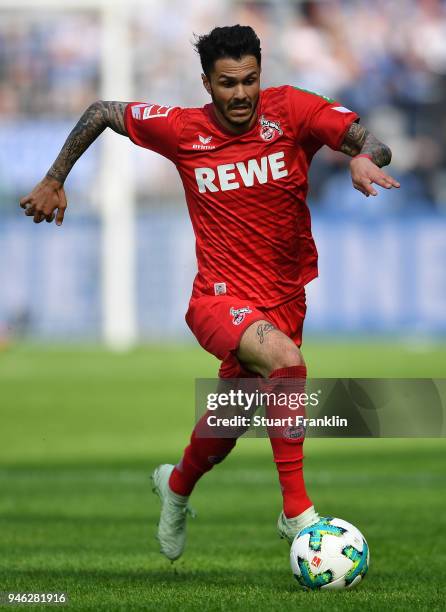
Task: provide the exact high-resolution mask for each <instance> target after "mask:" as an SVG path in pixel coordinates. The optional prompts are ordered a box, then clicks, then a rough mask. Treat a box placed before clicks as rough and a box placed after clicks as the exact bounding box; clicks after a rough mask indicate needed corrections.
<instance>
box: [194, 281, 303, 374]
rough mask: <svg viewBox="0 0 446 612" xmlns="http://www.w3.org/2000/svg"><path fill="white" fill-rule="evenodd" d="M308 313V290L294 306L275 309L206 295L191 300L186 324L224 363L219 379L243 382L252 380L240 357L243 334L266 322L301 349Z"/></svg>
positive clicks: (283, 305) (203, 345) (226, 297)
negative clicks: (261, 321) (253, 325)
mask: <svg viewBox="0 0 446 612" xmlns="http://www.w3.org/2000/svg"><path fill="white" fill-rule="evenodd" d="M306 310H307V306H306V302H305V289H304V288H302V290H301V292H300V293H299V294H298V295H297V296H296V297H295V298H293V299H292V300H291V301H290V302H287V303H286V304H282V305H281V306H276V307H275V308H262V307H260V306H252V305H251V304H250V303H249V300H239V299H237V298H232V297H229V296H227V295H218V296H213V295H211V296H209V295H205V296H202V297H199V298H192V299H191V301H190V303H189V309H188V311H187V313H186V322H187V324H188V326H189V327H190V329H191V331H192V333H193V334H194V336H195V337H196V339H197V340H198V342H199V343H200V344H201V346H202V347H203V348H204V349H206V351H208V352H209V353H212V355H215V357H217V359H220V360H221V361H222V364H221V366H220V371H219V376H220V377H221V378H240V377H250V376H252V373H251V372H248V371H247V370H244V369H243V367H242V365H241V364H240V362H239V361H238V359H237V357H236V352H237V350H238V347H239V344H240V340H241V337H242V335H243V332H244V331H245V330H246V329H247V328H248V327H249V326H250V325H252V324H253V323H254V322H255V321H259V320H261V319H262V320H265V321H268V322H269V323H273V325H275V326H276V327H277V328H278V329H280V331H282V332H283V333H284V334H286V335H287V336H288V337H289V338H291V340H293V342H294V343H295V344H296V345H297V346H300V345H301V344H302V330H303V324H304V319H305V313H306Z"/></svg>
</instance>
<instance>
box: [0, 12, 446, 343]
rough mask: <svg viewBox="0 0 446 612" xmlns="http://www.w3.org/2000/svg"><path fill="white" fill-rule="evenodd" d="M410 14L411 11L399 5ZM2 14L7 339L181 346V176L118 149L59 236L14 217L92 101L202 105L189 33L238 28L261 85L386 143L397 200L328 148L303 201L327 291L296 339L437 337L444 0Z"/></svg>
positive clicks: (80, 166) (2, 316) (82, 173)
mask: <svg viewBox="0 0 446 612" xmlns="http://www.w3.org/2000/svg"><path fill="white" fill-rule="evenodd" d="M402 6H404V10H402ZM63 7H64V8H63V9H62V8H60V5H58V3H56V2H54V1H53V0H39V1H38V2H29V1H27V0H2V1H1V2H0V193H1V204H0V206H1V214H2V223H1V226H0V255H1V258H2V261H3V265H2V267H1V270H0V282H1V287H2V299H1V301H0V329H1V332H0V333H1V335H2V337H3V341H4V342H8V341H10V340H12V339H17V338H34V339H36V338H37V339H40V340H48V341H51V342H52V341H58V340H76V341H85V340H87V341H92V340H93V341H97V340H101V339H105V340H106V341H107V342H108V343H109V344H110V345H111V346H117V347H120V346H121V347H126V346H130V345H132V344H133V343H135V342H150V341H153V340H161V339H166V338H169V339H170V340H172V341H175V340H177V339H178V340H185V339H188V340H190V339H191V336H190V334H189V332H188V330H187V328H186V325H185V323H184V312H185V308H186V304H187V300H188V297H189V291H190V286H191V280H192V278H193V275H194V271H195V265H196V264H195V255H194V249H193V237H192V232H191V227H190V223H189V220H188V217H187V211H186V207H185V203H184V198H183V192H182V186H181V183H180V181H179V179H178V177H177V176H176V171H175V168H174V166H173V165H172V164H171V163H170V162H168V161H167V160H164V159H163V158H161V157H158V156H157V155H156V154H152V153H151V152H148V151H146V150H142V149H138V148H136V147H135V146H134V145H132V144H131V143H130V142H128V141H126V140H124V139H121V138H119V137H118V136H116V135H114V134H107V135H104V136H103V137H101V138H100V140H99V141H98V142H97V143H95V144H94V145H93V146H92V147H91V149H90V150H89V151H88V153H87V154H86V155H84V157H83V158H82V159H81V160H80V161H79V162H78V163H77V165H76V166H75V168H74V170H73V171H72V173H71V175H70V177H69V179H68V181H67V185H66V187H67V192H68V197H69V210H68V214H67V218H66V222H65V225H64V227H63V229H62V230H58V229H57V228H55V227H52V226H49V227H48V226H47V225H46V224H43V225H41V226H39V227H35V226H34V225H33V224H32V223H29V222H28V223H27V222H26V220H25V219H24V218H23V217H22V215H21V212H20V210H19V208H18V206H17V202H18V199H19V197H21V196H22V195H24V194H26V193H28V192H29V191H30V189H31V188H32V187H33V186H34V184H35V183H36V182H37V181H38V180H40V178H41V177H42V176H43V175H44V173H45V172H46V170H47V169H48V167H49V166H50V164H51V163H52V161H53V159H54V158H55V156H56V154H57V152H58V150H59V148H60V146H61V145H62V143H63V141H64V139H65V137H66V135H67V133H68V132H69V130H70V129H71V127H72V126H73V124H74V123H75V121H76V120H77V118H78V117H79V115H80V114H81V113H82V111H83V110H84V109H85V108H86V106H88V104H90V103H91V102H92V101H94V100H96V99H99V98H102V99H116V100H127V99H132V100H135V99H137V100H142V101H156V102H160V103H163V104H164V103H166V104H175V105H178V104H179V105H202V104H203V103H205V102H207V101H208V99H207V95H206V94H205V92H204V90H203V88H202V86H201V81H200V66H199V60H198V57H196V56H195V53H194V51H193V49H192V46H191V40H192V37H193V33H194V32H196V33H202V32H206V31H208V30H209V29H211V28H212V27H213V26H215V25H216V24H228V23H229V24H231V23H238V22H240V23H245V24H250V25H252V26H253V27H254V28H255V29H256V31H257V32H258V34H259V36H260V38H261V41H262V48H263V57H264V66H263V85H264V86H268V85H276V84H282V83H289V84H293V85H298V86H301V87H304V88H308V89H311V90H316V91H319V92H321V93H323V94H325V95H329V96H332V97H335V98H337V99H338V100H340V101H341V102H342V103H343V104H344V105H346V106H349V107H351V108H353V109H355V110H356V111H357V112H359V113H360V114H361V118H362V121H363V123H364V125H365V126H367V127H368V128H370V130H372V131H373V132H374V133H375V134H377V136H378V137H380V138H381V139H382V140H383V141H385V142H387V143H389V145H390V146H391V148H392V150H393V152H394V158H393V162H392V166H391V171H392V172H393V174H394V175H395V176H396V177H397V178H398V179H399V180H400V181H401V184H402V188H401V190H399V191H397V190H393V191H392V192H389V193H383V192H381V193H380V195H379V197H378V198H376V199H375V198H369V199H367V200H366V199H365V198H364V197H363V196H362V195H361V194H359V193H358V192H356V191H354V190H353V189H352V187H351V183H350V177H349V172H348V164H347V161H346V158H345V156H344V155H342V154H338V153H335V152H333V151H331V150H329V149H327V148H324V149H323V150H322V151H321V153H320V154H319V155H318V156H317V157H316V159H315V162H314V165H313V169H312V175H311V176H312V183H311V195H310V206H311V210H312V214H313V219H314V222H313V223H314V232H315V236H316V239H317V244H318V248H319V251H320V279H319V280H317V281H315V282H313V283H312V284H311V285H310V286H309V287H308V300H309V316H308V321H307V326H306V331H307V333H311V332H312V333H319V334H338V335H339V334H348V335H349V336H351V335H355V334H356V335H358V334H360V335H364V334H369V335H370V334H377V333H381V334H386V335H388V334H393V335H399V336H400V337H409V336H410V338H411V339H412V340H413V339H416V338H417V337H418V338H421V337H422V338H423V340H426V338H435V339H438V338H439V335H443V334H444V333H445V332H446V282H445V276H444V267H445V263H446V157H445V149H444V146H443V144H442V143H443V142H444V138H445V135H446V116H445V114H444V104H445V99H446V35H445V34H446V10H445V3H444V2H442V1H440V0H423V1H421V0H419V1H410V0H407V1H405V2H398V1H384V0H382V1H379V0H378V1H373V2H372V1H370V2H368V1H363V2H357V3H352V2H343V1H338V0H334V1H330V2H326V1H312V2H298V1H289V2H274V1H256V2H246V1H243V2H239V1H237V0H224V1H218V2H217V1H212V0H206V1H204V0H192V1H190V2H187V3H184V2H181V1H180V0H178V1H176V0H169V1H168V2H161V3H160V2H155V1H145V2H136V1H135V2H116V1H115V2H106V1H105V0H104V2H102V1H100V0H74V1H73V0H71V1H70V2H64V5H63Z"/></svg>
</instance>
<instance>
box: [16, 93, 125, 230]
mask: <svg viewBox="0 0 446 612" xmlns="http://www.w3.org/2000/svg"><path fill="white" fill-rule="evenodd" d="M126 106H127V102H102V101H101V102H95V103H94V104H92V105H91V106H89V107H88V108H87V110H86V111H85V112H84V114H83V115H82V117H81V118H80V119H79V121H78V122H77V124H76V125H75V126H74V128H73V130H72V131H71V133H70V134H69V136H68V138H67V140H66V141H65V144H64V145H63V147H62V149H61V151H60V153H59V155H58V156H57V159H56V161H55V162H54V164H53V165H52V166H51V168H50V169H49V170H48V172H47V174H46V176H45V177H44V178H43V179H42V180H41V181H40V183H38V184H37V185H36V186H35V187H34V189H33V190H32V191H31V193H29V194H28V195H27V196H25V197H24V198H22V199H21V200H20V206H21V208H23V209H24V212H25V215H26V216H27V217H33V219H34V223H41V222H42V221H44V220H45V221H47V222H48V223H51V222H52V221H53V220H54V219H56V225H62V223H63V219H64V215H65V210H66V208H67V198H66V196H65V191H64V182H65V179H66V178H67V176H68V174H69V172H70V170H71V168H72V167H73V166H74V164H75V163H76V161H77V160H78V159H79V157H80V156H81V155H82V154H83V153H84V152H85V151H86V150H87V149H88V147H89V146H90V145H91V143H92V142H94V141H95V140H96V138H97V137H98V136H99V135H100V134H102V132H103V131H104V130H105V128H107V127H109V128H111V129H112V130H114V131H115V132H118V134H122V135H127V131H126V129H125V124H124V111H125V108H126Z"/></svg>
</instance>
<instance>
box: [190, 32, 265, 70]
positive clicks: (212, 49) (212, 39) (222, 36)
mask: <svg viewBox="0 0 446 612" xmlns="http://www.w3.org/2000/svg"><path fill="white" fill-rule="evenodd" d="M194 48H195V51H196V52H197V53H198V55H199V56H200V61H201V67H202V68H203V72H204V74H205V75H206V76H209V73H210V72H211V70H212V69H213V67H214V63H215V62H216V61H217V60H218V59H221V58H222V57H229V58H232V59H236V60H239V59H241V58H242V57H243V56H244V55H254V57H255V58H256V59H257V63H258V64H259V67H260V64H261V59H262V50H261V48H260V40H259V38H258V36H257V34H256V33H255V32H254V30H253V29H252V28H251V27H250V26H241V25H234V26H225V27H223V28H214V29H213V30H212V31H211V32H209V34H203V35H202V36H195V43H194Z"/></svg>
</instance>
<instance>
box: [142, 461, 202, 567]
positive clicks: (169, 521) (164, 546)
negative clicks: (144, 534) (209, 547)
mask: <svg viewBox="0 0 446 612" xmlns="http://www.w3.org/2000/svg"><path fill="white" fill-rule="evenodd" d="M174 467H175V466H174V465H169V464H164V465H159V466H158V467H157V468H156V469H155V470H154V471H153V473H152V476H151V480H152V491H153V492H154V493H156V495H158V497H159V498H160V500H161V514H160V520H159V523H158V533H157V538H158V541H159V543H160V548H161V552H162V553H163V554H164V555H165V556H166V557H167V558H168V559H170V560H171V561H175V560H176V559H178V557H180V556H181V555H182V554H183V550H184V545H185V543H186V518H187V515H188V514H190V515H192V516H195V513H194V511H193V510H192V509H191V508H190V507H189V506H188V504H187V501H188V499H189V498H188V497H185V496H183V495H177V493H174V492H173V491H172V490H171V489H170V487H169V478H170V475H171V473H172V471H173V469H174Z"/></svg>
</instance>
